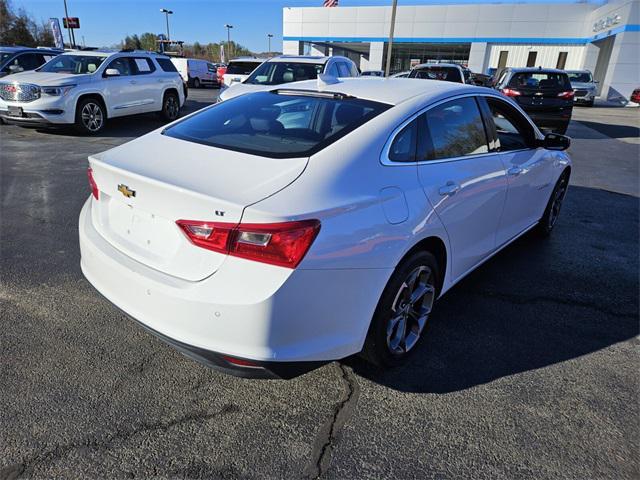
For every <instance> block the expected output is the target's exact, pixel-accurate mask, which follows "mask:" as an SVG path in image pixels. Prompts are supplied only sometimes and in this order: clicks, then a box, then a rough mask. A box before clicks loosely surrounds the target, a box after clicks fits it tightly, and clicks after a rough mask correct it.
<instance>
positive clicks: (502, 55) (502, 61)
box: [498, 50, 509, 70]
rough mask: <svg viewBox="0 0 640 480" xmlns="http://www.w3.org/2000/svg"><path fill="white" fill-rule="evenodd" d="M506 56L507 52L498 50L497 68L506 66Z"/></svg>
mask: <svg viewBox="0 0 640 480" xmlns="http://www.w3.org/2000/svg"><path fill="white" fill-rule="evenodd" d="M507 57H509V52H508V51H506V50H502V51H501V52H500V57H498V70H499V69H501V68H505V67H506V66H507Z"/></svg>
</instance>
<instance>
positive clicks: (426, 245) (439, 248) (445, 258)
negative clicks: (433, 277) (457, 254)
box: [398, 235, 449, 295]
mask: <svg viewBox="0 0 640 480" xmlns="http://www.w3.org/2000/svg"><path fill="white" fill-rule="evenodd" d="M417 251H427V252H430V253H431V254H432V255H433V256H434V257H436V261H437V262H438V269H439V270H440V272H439V273H440V275H439V277H440V278H438V295H440V293H441V292H442V287H443V286H444V280H445V277H446V276H447V268H448V266H449V265H448V262H449V254H448V250H447V244H446V243H445V241H444V240H443V239H442V238H440V237H438V236H436V235H431V236H428V237H425V238H423V239H421V240H420V241H418V242H417V243H416V244H414V245H413V246H412V247H411V248H410V249H409V250H407V252H406V253H405V254H404V255H403V256H402V258H401V259H400V260H399V261H398V265H400V263H401V262H403V261H404V259H405V258H408V257H409V256H411V255H413V254H414V253H415V252H417Z"/></svg>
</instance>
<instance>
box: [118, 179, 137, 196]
mask: <svg viewBox="0 0 640 480" xmlns="http://www.w3.org/2000/svg"><path fill="white" fill-rule="evenodd" d="M118 191H119V192H120V193H121V194H123V195H124V196H125V197H127V198H131V197H135V196H136V191H135V190H131V189H130V188H129V187H127V186H126V185H125V184H124V183H121V184H120V185H118Z"/></svg>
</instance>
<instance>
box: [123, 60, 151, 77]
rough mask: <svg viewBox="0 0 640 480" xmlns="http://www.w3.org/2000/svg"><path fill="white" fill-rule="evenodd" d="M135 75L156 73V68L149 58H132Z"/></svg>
mask: <svg viewBox="0 0 640 480" xmlns="http://www.w3.org/2000/svg"><path fill="white" fill-rule="evenodd" d="M129 60H131V63H132V69H133V73H134V75H148V74H149V73H153V72H155V71H156V66H155V65H154V64H153V62H152V61H151V60H150V59H149V58H144V57H142V58H130V59H129Z"/></svg>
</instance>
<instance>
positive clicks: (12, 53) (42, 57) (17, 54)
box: [0, 47, 62, 78]
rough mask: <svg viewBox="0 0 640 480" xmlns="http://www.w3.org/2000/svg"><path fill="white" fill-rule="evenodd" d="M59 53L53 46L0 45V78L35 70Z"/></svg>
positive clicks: (60, 51)
mask: <svg viewBox="0 0 640 480" xmlns="http://www.w3.org/2000/svg"><path fill="white" fill-rule="evenodd" d="M61 53H62V50H56V49H53V48H29V47H0V78H2V77H6V76H7V75H11V74H12V73H20V72H26V71H30V70H35V69H36V68H38V67H39V66H41V65H44V64H45V63H47V62H48V61H49V60H51V59H52V58H53V57H56V56H57V55H60V54H61Z"/></svg>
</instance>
